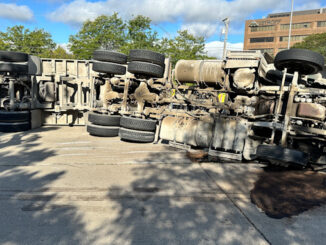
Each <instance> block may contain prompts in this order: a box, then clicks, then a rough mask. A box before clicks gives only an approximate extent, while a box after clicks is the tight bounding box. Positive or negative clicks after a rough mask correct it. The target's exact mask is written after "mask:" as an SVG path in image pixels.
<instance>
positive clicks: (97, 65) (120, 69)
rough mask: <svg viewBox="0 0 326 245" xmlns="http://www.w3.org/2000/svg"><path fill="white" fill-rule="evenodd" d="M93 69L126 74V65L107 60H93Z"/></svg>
mask: <svg viewBox="0 0 326 245" xmlns="http://www.w3.org/2000/svg"><path fill="white" fill-rule="evenodd" d="M93 71H97V72H101V73H110V74H117V75H124V74H126V67H124V66H122V65H117V64H113V63H108V62H94V63H93Z"/></svg>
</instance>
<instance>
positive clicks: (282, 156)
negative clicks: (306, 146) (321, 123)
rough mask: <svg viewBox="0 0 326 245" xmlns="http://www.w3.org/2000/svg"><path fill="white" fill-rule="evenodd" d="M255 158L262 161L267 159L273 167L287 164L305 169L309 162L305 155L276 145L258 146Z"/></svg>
mask: <svg viewBox="0 0 326 245" xmlns="http://www.w3.org/2000/svg"><path fill="white" fill-rule="evenodd" d="M256 156H257V157H258V158H259V159H262V160H266V159H267V160H269V161H270V162H271V164H274V165H276V164H277V165H283V166H288V165H289V164H296V165H299V166H302V167H305V166H307V164H308V162H309V157H308V155H307V154H306V153H303V152H301V151H297V150H292V149H288V148H283V147H281V146H277V145H259V146H258V147H257V152H256Z"/></svg>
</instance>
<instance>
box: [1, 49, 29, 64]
mask: <svg viewBox="0 0 326 245" xmlns="http://www.w3.org/2000/svg"><path fill="white" fill-rule="evenodd" d="M0 61H6V62H26V61H28V54H26V53H22V52H12V51H0Z"/></svg>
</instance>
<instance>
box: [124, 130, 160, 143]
mask: <svg viewBox="0 0 326 245" xmlns="http://www.w3.org/2000/svg"><path fill="white" fill-rule="evenodd" d="M119 136H120V139H122V140H126V141H132V142H140V143H151V142H153V141H154V139H155V133H154V132H146V131H138V130H132V129H126V128H120V130H119Z"/></svg>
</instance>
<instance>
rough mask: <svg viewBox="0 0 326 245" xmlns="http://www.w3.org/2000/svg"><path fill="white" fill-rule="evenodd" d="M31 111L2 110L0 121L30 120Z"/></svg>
mask: <svg viewBox="0 0 326 245" xmlns="http://www.w3.org/2000/svg"><path fill="white" fill-rule="evenodd" d="M29 121H30V112H29V111H0V122H4V123H12V122H29Z"/></svg>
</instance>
